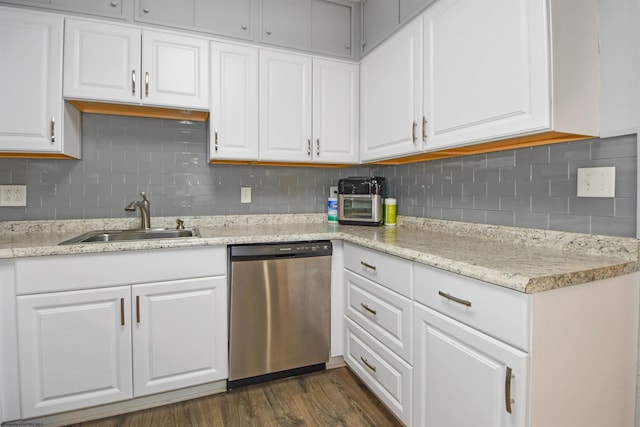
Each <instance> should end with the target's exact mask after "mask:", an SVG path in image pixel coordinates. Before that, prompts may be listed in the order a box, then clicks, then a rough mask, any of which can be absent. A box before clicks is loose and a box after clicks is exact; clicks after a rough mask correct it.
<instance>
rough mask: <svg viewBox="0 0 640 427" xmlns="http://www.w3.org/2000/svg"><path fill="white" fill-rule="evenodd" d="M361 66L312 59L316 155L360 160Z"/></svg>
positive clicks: (326, 158)
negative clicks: (359, 72) (359, 108)
mask: <svg viewBox="0 0 640 427" xmlns="http://www.w3.org/2000/svg"><path fill="white" fill-rule="evenodd" d="M358 91H359V87H358V66H357V65H353V64H347V63H343V62H336V61H326V60H321V59H314V60H313V144H314V147H313V149H314V152H313V158H314V160H315V161H317V162H321V163H355V162H357V161H358V111H359V110H358V106H359V97H358Z"/></svg>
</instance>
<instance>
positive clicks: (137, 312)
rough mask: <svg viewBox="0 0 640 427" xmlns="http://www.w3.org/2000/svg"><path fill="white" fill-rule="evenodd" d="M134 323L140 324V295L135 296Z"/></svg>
mask: <svg viewBox="0 0 640 427" xmlns="http://www.w3.org/2000/svg"><path fill="white" fill-rule="evenodd" d="M136 323H140V295H136Z"/></svg>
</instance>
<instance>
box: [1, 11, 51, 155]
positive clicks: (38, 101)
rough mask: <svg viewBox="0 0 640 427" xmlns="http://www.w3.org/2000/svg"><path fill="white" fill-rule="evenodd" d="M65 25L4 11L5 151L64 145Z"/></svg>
mask: <svg viewBox="0 0 640 427" xmlns="http://www.w3.org/2000/svg"><path fill="white" fill-rule="evenodd" d="M62 25H63V18H62V16H56V15H45V14H39V13H33V12H29V11H26V12H22V11H18V10H8V9H0V58H1V59H0V151H8V152H22V153H24V152H59V151H60V150H61V149H62V134H61V128H60V126H61V124H62V119H63V118H62V117H61V116H62V85H61V81H62V61H61V59H62Z"/></svg>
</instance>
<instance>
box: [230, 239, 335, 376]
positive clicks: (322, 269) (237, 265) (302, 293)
mask: <svg viewBox="0 0 640 427" xmlns="http://www.w3.org/2000/svg"><path fill="white" fill-rule="evenodd" d="M331 253H332V246H331V242H329V241H316V242H295V243H277V244H258V245H235V246H230V248H229V260H230V264H231V268H230V271H231V276H230V295H231V298H230V303H229V304H230V310H229V381H228V382H227V386H228V388H229V389H231V388H235V387H240V386H244V385H249V384H255V383H258V382H263V381H269V380H272V379H277V378H284V377H287V376H291V375H298V374H301V373H307V372H313V371H317V370H322V369H325V365H326V362H327V361H328V360H329V324H330V291H331V289H330V288H331Z"/></svg>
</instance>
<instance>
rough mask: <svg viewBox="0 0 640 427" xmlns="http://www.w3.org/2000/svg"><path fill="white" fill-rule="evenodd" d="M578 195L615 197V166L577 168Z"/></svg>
mask: <svg viewBox="0 0 640 427" xmlns="http://www.w3.org/2000/svg"><path fill="white" fill-rule="evenodd" d="M577 193H578V194H577V195H578V197H615V196H616V168H615V166H609V167H598V168H578V192H577Z"/></svg>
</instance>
